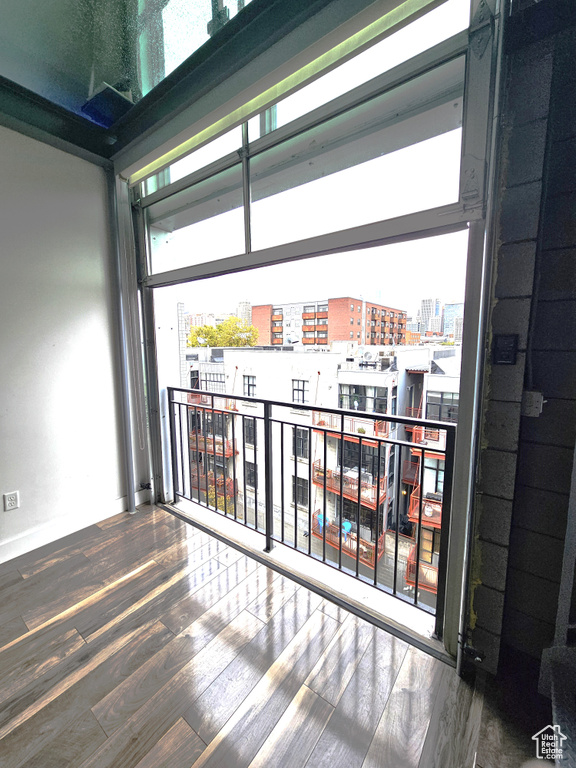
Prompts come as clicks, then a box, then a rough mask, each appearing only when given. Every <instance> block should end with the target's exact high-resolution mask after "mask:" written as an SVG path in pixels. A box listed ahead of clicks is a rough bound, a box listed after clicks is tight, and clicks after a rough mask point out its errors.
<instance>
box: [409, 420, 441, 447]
mask: <svg viewBox="0 0 576 768" xmlns="http://www.w3.org/2000/svg"><path fill="white" fill-rule="evenodd" d="M407 429H409V427H407ZM412 442H413V443H417V444H418V445H425V446H427V447H428V448H429V449H430V452H431V454H433V453H434V449H436V450H437V451H440V452H441V453H444V451H445V450H446V432H445V430H443V429H430V428H429V427H424V426H422V425H418V426H415V427H414V429H413V431H412Z"/></svg>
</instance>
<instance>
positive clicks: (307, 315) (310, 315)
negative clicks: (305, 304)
mask: <svg viewBox="0 0 576 768" xmlns="http://www.w3.org/2000/svg"><path fill="white" fill-rule="evenodd" d="M315 316H316V315H315V313H314V312H302V320H314V317H315Z"/></svg>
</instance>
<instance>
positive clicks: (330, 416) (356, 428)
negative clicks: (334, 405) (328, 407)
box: [312, 411, 390, 442]
mask: <svg viewBox="0 0 576 768" xmlns="http://www.w3.org/2000/svg"><path fill="white" fill-rule="evenodd" d="M342 421H343V423H342ZM312 423H313V424H314V425H316V426H317V427H325V428H326V429H327V430H334V431H337V432H338V434H336V435H334V437H339V433H340V432H341V431H343V432H345V433H346V434H345V435H344V439H345V440H353V441H354V442H358V437H357V435H361V436H362V440H363V442H367V441H365V440H364V436H365V435H366V436H367V437H388V435H389V434H390V422H388V421H382V420H380V419H379V420H377V421H375V420H373V419H361V418H358V417H350V416H345V417H344V420H342V417H341V416H338V415H337V414H335V413H327V412H324V411H314V413H313V414H312ZM350 433H353V434H354V437H353V436H352V434H350Z"/></svg>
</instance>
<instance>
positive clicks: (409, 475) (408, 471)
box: [402, 461, 420, 485]
mask: <svg viewBox="0 0 576 768" xmlns="http://www.w3.org/2000/svg"><path fill="white" fill-rule="evenodd" d="M419 470H420V462H419V461H403V462H402V482H403V483H407V484H408V485H418V483H419V482H420V478H419Z"/></svg>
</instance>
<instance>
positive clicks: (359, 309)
mask: <svg viewBox="0 0 576 768" xmlns="http://www.w3.org/2000/svg"><path fill="white" fill-rule="evenodd" d="M358 312H362V307H361V306H360V304H358Z"/></svg>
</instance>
